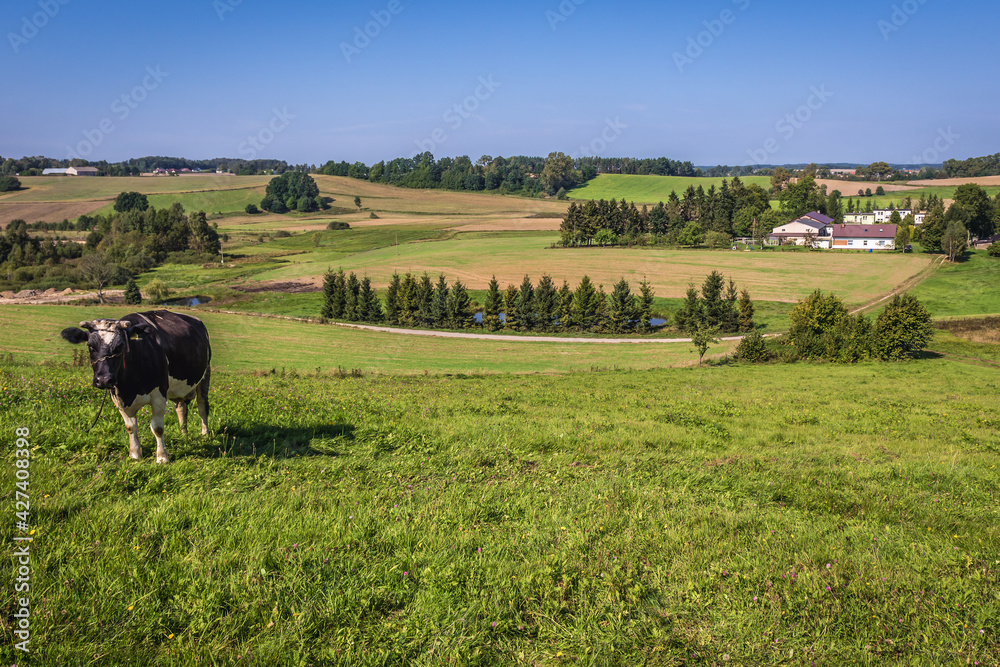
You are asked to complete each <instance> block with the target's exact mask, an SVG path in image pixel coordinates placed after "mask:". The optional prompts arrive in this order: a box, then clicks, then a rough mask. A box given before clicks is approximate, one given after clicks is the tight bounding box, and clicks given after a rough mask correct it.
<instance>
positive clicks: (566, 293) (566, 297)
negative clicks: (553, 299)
mask: <svg viewBox="0 0 1000 667" xmlns="http://www.w3.org/2000/svg"><path fill="white" fill-rule="evenodd" d="M558 298H559V326H560V327H562V328H564V329H565V328H568V327H570V326H572V325H573V290H571V289H570V287H569V283H568V282H566V281H565V280H564V281H563V284H562V287H560V288H559V294H558Z"/></svg>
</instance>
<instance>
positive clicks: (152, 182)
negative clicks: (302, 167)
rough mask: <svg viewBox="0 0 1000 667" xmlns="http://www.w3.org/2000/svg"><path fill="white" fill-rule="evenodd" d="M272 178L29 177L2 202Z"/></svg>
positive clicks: (215, 186) (208, 187)
mask: <svg viewBox="0 0 1000 667" xmlns="http://www.w3.org/2000/svg"><path fill="white" fill-rule="evenodd" d="M271 178H272V177H271V176H233V175H232V174H191V175H187V176H177V177H169V176H124V177H115V178H111V177H98V178H90V177H80V176H77V177H73V176H28V177H24V178H22V179H20V180H21V185H22V186H23V187H24V188H25V189H24V190H22V191H21V192H17V193H15V194H13V195H8V196H6V197H4V198H3V201H70V200H79V199H83V200H93V199H114V198H115V197H117V196H118V194H119V193H120V192H141V193H143V194H146V195H150V194H161V193H162V194H181V193H190V192H198V191H206V192H207V191H225V190H230V189H241V188H247V187H263V186H266V185H267V183H268V181H270V180H271ZM171 203H172V202H171ZM168 205H169V204H168ZM185 208H187V207H185Z"/></svg>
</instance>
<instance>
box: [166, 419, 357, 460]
mask: <svg viewBox="0 0 1000 667" xmlns="http://www.w3.org/2000/svg"><path fill="white" fill-rule="evenodd" d="M354 432H355V427H354V425H353V424H318V425H316V426H300V427H279V426H271V425H268V424H255V425H246V426H244V425H240V426H226V427H224V428H223V429H222V430H220V431H218V432H216V433H213V434H212V435H211V436H209V437H203V436H194V437H189V438H188V439H187V440H186V441H179V442H177V443H176V445H175V446H174V447H173V449H172V453H173V452H176V454H177V456H179V457H181V456H182V457H204V458H226V457H237V456H239V457H251V458H256V457H259V456H269V457H271V458H293V457H302V456H344V455H345V450H344V448H345V445H346V444H347V443H350V442H353V441H354Z"/></svg>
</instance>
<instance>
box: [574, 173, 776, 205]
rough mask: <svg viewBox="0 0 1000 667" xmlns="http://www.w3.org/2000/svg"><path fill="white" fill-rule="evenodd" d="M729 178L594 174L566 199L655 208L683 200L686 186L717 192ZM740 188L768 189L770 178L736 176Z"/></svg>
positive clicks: (730, 179)
mask: <svg viewBox="0 0 1000 667" xmlns="http://www.w3.org/2000/svg"><path fill="white" fill-rule="evenodd" d="M724 180H725V181H732V180H733V179H732V178H722V177H719V178H695V177H693V176H639V175H632V174H598V175H597V177H596V178H594V179H592V180H589V181H587V182H586V183H584V184H583V185H581V186H579V187H576V188H573V189H572V190H570V191H569V193H568V195H569V196H570V197H572V198H573V199H615V200H619V201H620V200H622V199H624V200H625V201H629V202H631V201H634V202H636V203H637V204H638V203H646V204H656V203H657V202H661V201H662V202H666V201H667V199H668V198H669V197H670V193H671V192H676V193H677V196H678V197H680V196H683V194H684V191H685V190H687V189H688V186H693V187H695V188H697V187H698V186H699V185H700V186H702V187H703V188H704V189H705V190H708V188H709V187H711V186H713V185H714V186H715V189H716V190H718V189H719V187H720V186H721V185H722V181H724ZM740 180H741V181H743V184H744V185H750V184H751V183H756V184H757V185H759V186H761V187H762V188H764V189H765V190H767V189H769V188H770V187H771V177H770V176H740Z"/></svg>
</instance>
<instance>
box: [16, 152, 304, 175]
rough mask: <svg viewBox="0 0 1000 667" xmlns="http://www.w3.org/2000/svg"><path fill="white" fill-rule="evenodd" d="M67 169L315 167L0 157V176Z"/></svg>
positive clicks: (248, 171)
mask: <svg viewBox="0 0 1000 667" xmlns="http://www.w3.org/2000/svg"><path fill="white" fill-rule="evenodd" d="M68 167H96V168H97V169H98V171H99V172H100V174H101V175H102V176H138V175H139V174H142V173H148V172H151V171H153V170H154V169H177V170H180V169H192V170H194V169H200V170H202V171H216V170H217V169H219V168H221V169H222V170H223V171H225V172H230V173H233V174H239V175H241V176H242V175H255V174H263V173H268V172H271V171H273V172H275V173H279V174H280V173H284V172H285V171H289V170H292V171H309V170H310V169H315V166H310V165H306V164H301V165H289V164H288V163H287V162H285V161H284V160H269V159H257V160H244V159H240V158H213V159H211V160H189V159H187V158H180V157H166V156H159V155H157V156H146V157H140V158H131V159H128V160H123V161H121V162H108V161H107V160H83V159H79V158H73V159H61V160H60V159H56V158H50V157H45V156H43V155H36V156H32V157H28V156H25V157H22V158H19V159H15V158H12V157H8V158H4V157H2V156H0V176H13V175H15V174H20V175H21V176H41V175H42V172H43V171H44V170H45V169H66V168H68Z"/></svg>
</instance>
